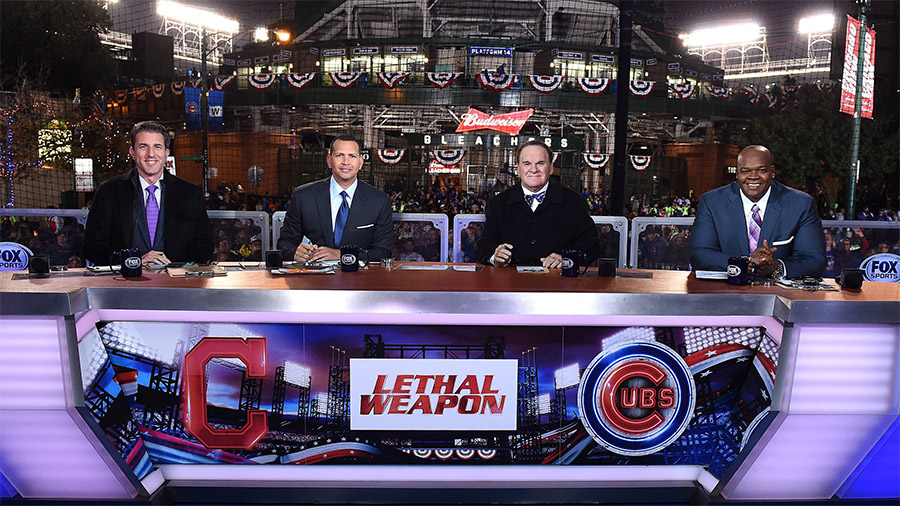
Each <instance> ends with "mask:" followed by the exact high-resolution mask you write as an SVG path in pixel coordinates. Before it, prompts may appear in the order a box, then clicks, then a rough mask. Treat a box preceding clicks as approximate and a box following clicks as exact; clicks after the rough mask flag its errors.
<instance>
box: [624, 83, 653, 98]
mask: <svg viewBox="0 0 900 506" xmlns="http://www.w3.org/2000/svg"><path fill="white" fill-rule="evenodd" d="M628 87H629V88H630V89H631V93H633V94H634V95H637V96H639V97H646V96H647V95H649V94H650V93H651V92H653V88H655V87H656V81H640V80H638V81H630V82H629V83H628Z"/></svg>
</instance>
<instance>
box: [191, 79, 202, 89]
mask: <svg viewBox="0 0 900 506" xmlns="http://www.w3.org/2000/svg"><path fill="white" fill-rule="evenodd" d="M201 84H203V79H201V78H199V77H198V78H197V79H192V80H191V88H199V87H200V85H201Z"/></svg>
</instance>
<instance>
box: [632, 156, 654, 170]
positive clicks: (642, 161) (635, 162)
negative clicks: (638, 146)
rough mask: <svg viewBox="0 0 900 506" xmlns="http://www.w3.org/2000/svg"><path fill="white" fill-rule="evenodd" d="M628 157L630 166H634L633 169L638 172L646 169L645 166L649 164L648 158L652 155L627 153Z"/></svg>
mask: <svg viewBox="0 0 900 506" xmlns="http://www.w3.org/2000/svg"><path fill="white" fill-rule="evenodd" d="M628 158H631V166H632V167H634V170H636V171H638V172H640V171H644V170H647V167H649V166H650V160H651V159H652V158H653V157H652V156H644V155H628Z"/></svg>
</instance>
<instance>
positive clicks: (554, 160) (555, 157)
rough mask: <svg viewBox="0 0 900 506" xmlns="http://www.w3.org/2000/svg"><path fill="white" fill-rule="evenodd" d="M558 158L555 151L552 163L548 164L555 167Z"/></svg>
mask: <svg viewBox="0 0 900 506" xmlns="http://www.w3.org/2000/svg"><path fill="white" fill-rule="evenodd" d="M558 158H559V153H557V152H556V151H554V152H553V161H552V162H550V164H551V165H556V160H557V159H558Z"/></svg>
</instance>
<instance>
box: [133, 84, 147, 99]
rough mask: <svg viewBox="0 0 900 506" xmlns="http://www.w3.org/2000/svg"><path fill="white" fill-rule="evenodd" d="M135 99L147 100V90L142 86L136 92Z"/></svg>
mask: <svg viewBox="0 0 900 506" xmlns="http://www.w3.org/2000/svg"><path fill="white" fill-rule="evenodd" d="M134 98H136V99H138V100H147V88H146V87H145V86H142V87H140V88H136V89H135V90H134Z"/></svg>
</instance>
